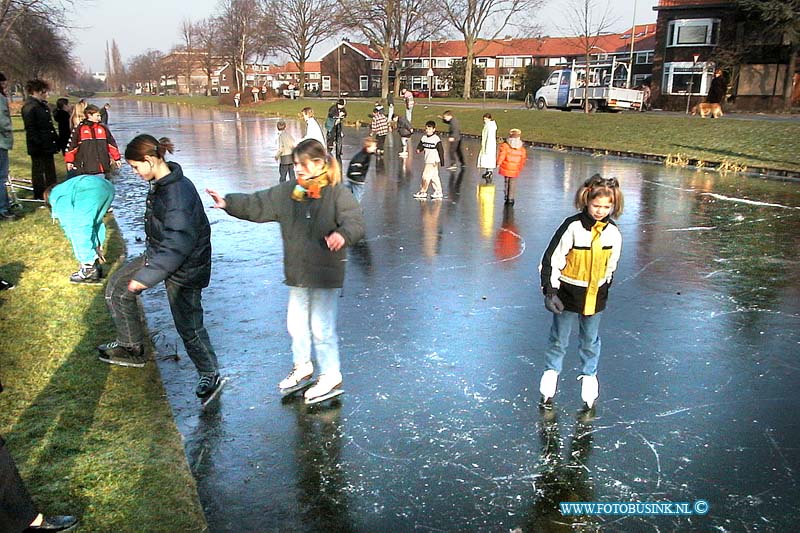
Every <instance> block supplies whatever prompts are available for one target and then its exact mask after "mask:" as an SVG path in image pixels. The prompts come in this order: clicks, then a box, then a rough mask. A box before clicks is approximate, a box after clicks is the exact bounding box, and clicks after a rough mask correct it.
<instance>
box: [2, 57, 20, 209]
mask: <svg viewBox="0 0 800 533" xmlns="http://www.w3.org/2000/svg"><path fill="white" fill-rule="evenodd" d="M13 147H14V128H13V126H12V125H11V111H10V110H9V108H8V97H7V95H6V76H5V74H3V73H2V72H0V220H15V219H16V218H17V217H16V216H15V215H14V213H12V212H11V211H10V209H11V204H10V203H9V201H8V191H6V181H8V169H9V159H8V151H9V150H11V149H12V148H13Z"/></svg>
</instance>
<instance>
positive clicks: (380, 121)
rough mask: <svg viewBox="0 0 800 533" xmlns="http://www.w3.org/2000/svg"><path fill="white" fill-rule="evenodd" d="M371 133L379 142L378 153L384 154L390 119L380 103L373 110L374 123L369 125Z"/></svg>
mask: <svg viewBox="0 0 800 533" xmlns="http://www.w3.org/2000/svg"><path fill="white" fill-rule="evenodd" d="M369 134H370V135H371V136H372V137H374V138H375V141H376V142H377V143H378V150H377V152H376V153H377V154H378V155H383V148H384V144H385V143H386V136H387V135H388V134H389V119H387V118H386V115H384V114H383V106H382V105H381V104H380V103H378V104H376V105H375V109H374V110H373V111H372V123H371V124H370V127H369Z"/></svg>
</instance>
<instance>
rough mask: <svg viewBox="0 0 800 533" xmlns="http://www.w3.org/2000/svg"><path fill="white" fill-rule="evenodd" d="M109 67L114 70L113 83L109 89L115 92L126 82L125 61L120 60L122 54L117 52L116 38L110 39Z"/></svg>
mask: <svg viewBox="0 0 800 533" xmlns="http://www.w3.org/2000/svg"><path fill="white" fill-rule="evenodd" d="M111 68H112V69H113V71H114V85H113V86H112V88H111V90H112V91H114V92H117V91H119V90H120V88H121V87H122V86H124V85H126V84H127V81H128V80H127V79H126V73H125V63H123V62H122V54H120V53H119V46H117V40H116V39H111Z"/></svg>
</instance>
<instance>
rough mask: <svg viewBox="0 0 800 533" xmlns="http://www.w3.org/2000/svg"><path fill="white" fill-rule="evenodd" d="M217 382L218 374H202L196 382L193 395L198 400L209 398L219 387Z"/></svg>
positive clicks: (218, 380)
mask: <svg viewBox="0 0 800 533" xmlns="http://www.w3.org/2000/svg"><path fill="white" fill-rule="evenodd" d="M219 382H220V379H219V373H217V374H203V375H201V376H200V381H198V382H197V388H196V389H194V393H195V394H196V395H197V397H198V398H205V397H206V396H210V395H211V394H212V393H213V392H214V391H215V390H216V388H217V387H219Z"/></svg>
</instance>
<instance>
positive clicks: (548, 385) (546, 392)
mask: <svg viewBox="0 0 800 533" xmlns="http://www.w3.org/2000/svg"><path fill="white" fill-rule="evenodd" d="M557 385H558V372H556V371H555V370H545V371H544V374H542V379H541V381H539V392H540V393H541V394H542V401H541V406H542V407H543V408H545V409H552V408H553V396H555V395H556V386H557Z"/></svg>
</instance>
